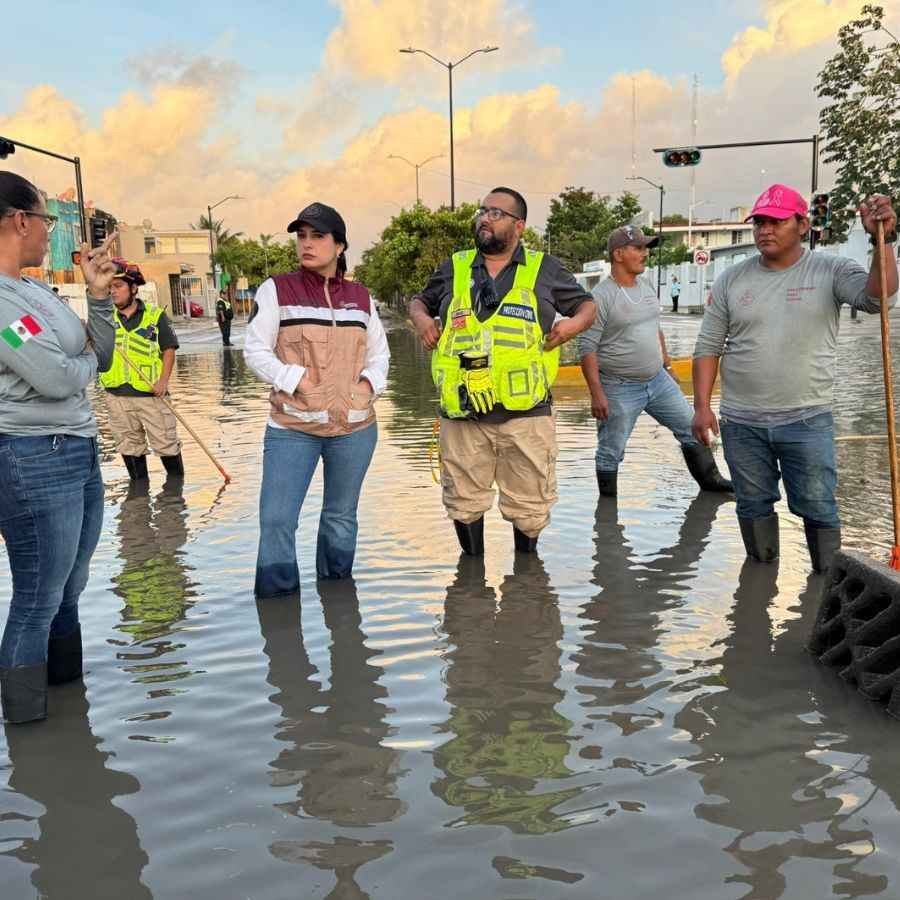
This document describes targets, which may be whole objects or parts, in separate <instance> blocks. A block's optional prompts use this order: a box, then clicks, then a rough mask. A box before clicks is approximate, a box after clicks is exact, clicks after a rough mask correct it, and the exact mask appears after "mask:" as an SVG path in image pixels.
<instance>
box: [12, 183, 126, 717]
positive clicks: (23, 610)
mask: <svg viewBox="0 0 900 900" xmlns="http://www.w3.org/2000/svg"><path fill="white" fill-rule="evenodd" d="M55 225H56V217H55V216H53V215H50V214H49V213H48V212H47V208H46V205H45V202H44V198H43V196H42V195H41V193H40V192H39V191H38V190H37V188H36V187H35V186H34V185H33V184H31V183H30V182H29V181H27V180H26V179H24V178H22V177H21V176H20V175H16V174H14V173H12V172H0V534H2V536H3V540H4V542H5V545H6V552H7V554H8V556H9V566H10V570H11V572H12V598H11V600H10V603H9V613H8V616H7V619H6V625H5V628H4V630H3V639H2V641H0V703H2V708H3V718H4V719H5V720H6V721H7V722H11V723H19V722H31V721H35V720H38V719H43V718H46V716H47V698H48V685H53V684H59V683H62V682H65V681H72V680H75V679H77V678H80V677H81V674H82V651H81V626H80V624H79V618H78V600H79V597H80V595H81V592H82V591H83V590H84V587H85V585H86V584H87V580H88V570H89V566H90V561H91V556H92V555H93V552H94V548H95V547H96V546H97V541H98V540H99V537H100V527H101V525H102V522H103V479H102V477H101V474H100V460H99V458H98V454H97V422H96V420H95V418H94V415H93V412H92V411H91V404H90V401H89V399H88V395H87V387H88V385H89V384H91V382H93V380H94V379H95V378H96V376H97V374H98V372H103V371H105V370H106V369H107V368H109V366H110V363H111V362H112V356H113V347H114V344H115V334H114V329H113V321H112V301H111V300H110V297H109V286H110V282H111V280H112V276H113V273H114V271H115V267H114V265H113V263H112V261H111V259H110V256H109V247H110V244H111V243H112V242H113V240H114V239H115V234H112V235H110V236H109V237H108V238H107V240H106V241H105V242H104V243H103V245H102V246H101V247H98V248H96V249H94V250H91V249H90V248H89V247H88V246H87V245H82V249H81V254H82V255H81V259H82V262H81V267H82V271H83V273H84V277H85V281H86V282H87V305H88V319H87V325H86V326H85V324H83V323H82V321H81V320H80V319H79V318H78V316H77V315H76V314H75V313H74V312H73V311H72V310H71V309H69V307H68V305H67V304H66V303H65V301H64V300H63V299H62V298H61V297H59V296H57V295H56V294H54V293H53V291H52V290H51V289H50V287H49V286H48V285H46V284H43V283H42V282H39V281H35V280H33V279H31V278H25V277H23V276H22V269H24V268H27V267H32V266H40V265H41V264H42V262H43V259H44V255H45V253H46V252H47V245H48V243H49V235H50V232H51V231H52V230H53V228H54V227H55Z"/></svg>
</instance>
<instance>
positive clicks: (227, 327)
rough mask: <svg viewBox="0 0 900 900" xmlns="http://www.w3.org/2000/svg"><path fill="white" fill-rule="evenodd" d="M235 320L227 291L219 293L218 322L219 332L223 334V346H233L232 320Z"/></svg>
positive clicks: (217, 301)
mask: <svg viewBox="0 0 900 900" xmlns="http://www.w3.org/2000/svg"><path fill="white" fill-rule="evenodd" d="M233 318H234V307H233V306H232V305H231V301H230V300H229V299H228V294H227V293H225V291H219V299H218V300H216V321H217V322H218V323H219V331H221V332H222V346H223V347H230V346H231V320H232V319H233Z"/></svg>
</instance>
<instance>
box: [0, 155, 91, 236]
mask: <svg viewBox="0 0 900 900" xmlns="http://www.w3.org/2000/svg"><path fill="white" fill-rule="evenodd" d="M0 143H2V144H7V145H11V146H12V148H13V149H11V150H8V152H6V153H4V154H3V155H2V156H0V159H6V157H7V156H8V155H9V154H10V153H14V152H15V148H16V147H21V148H22V149H23V150H31V151H32V152H33V153H41V154H43V155H44V156H52V157H53V158H54V159H61V160H62V161H63V162H68V163H72V165H73V166H75V191H76V193H77V194H78V220H79V222H80V224H81V240H82V241H83V242H87V241H88V240H89V238H88V233H87V218H86V216H85V212H84V189H83V188H82V186H81V158H80V157H78V156H63V155H62V154H61V153H54V152H53V151H52V150H44V149H43V148H42V147H33V146H32V145H31V144H23V143H22V141H14V140H13V139H12V138H5V137H0Z"/></svg>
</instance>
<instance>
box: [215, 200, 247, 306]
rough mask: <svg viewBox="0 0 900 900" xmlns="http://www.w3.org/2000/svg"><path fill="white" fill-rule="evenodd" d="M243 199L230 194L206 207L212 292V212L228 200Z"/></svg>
mask: <svg viewBox="0 0 900 900" xmlns="http://www.w3.org/2000/svg"><path fill="white" fill-rule="evenodd" d="M243 199H244V198H243V197H240V196H238V195H237V194H230V195H229V196H228V197H225V199H224V200H220V201H219V202H218V203H213V205H212V206H207V207H206V224H207V225H208V226H209V268H210V271H211V272H212V282H213V290H215V289H216V287H217V285H216V255H215V253H216V251H215V249H214V247H213V218H212V211H213V210H214V209H215V208H216V207H217V206H221V205H222V204H223V203H227V202H228V201H229V200H243Z"/></svg>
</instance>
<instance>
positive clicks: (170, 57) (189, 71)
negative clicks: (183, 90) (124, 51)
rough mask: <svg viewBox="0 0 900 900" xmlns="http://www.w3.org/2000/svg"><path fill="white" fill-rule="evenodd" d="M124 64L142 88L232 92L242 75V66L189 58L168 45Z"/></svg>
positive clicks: (182, 51)
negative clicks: (198, 88) (159, 87)
mask: <svg viewBox="0 0 900 900" xmlns="http://www.w3.org/2000/svg"><path fill="white" fill-rule="evenodd" d="M125 65H126V68H127V69H128V70H129V71H130V72H131V74H132V75H133V76H134V78H135V79H136V80H137V82H138V83H139V84H141V85H142V86H143V87H145V88H153V87H156V86H158V85H160V84H175V85H182V86H184V87H202V88H208V89H210V90H217V91H220V92H223V93H225V92H231V91H232V90H234V88H235V87H236V86H237V84H238V83H239V82H240V81H241V80H242V79H243V78H244V75H245V70H244V67H243V66H242V65H241V64H240V63H238V62H235V61H234V60H230V59H218V58H216V57H212V56H206V55H204V56H191V55H190V54H188V53H187V52H186V51H185V50H183V49H180V48H178V47H171V46H169V47H159V48H157V49H155V50H149V51H147V52H144V53H141V54H140V55H139V56H134V57H131V58H130V59H128V60H127V61H126V63H125Z"/></svg>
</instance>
